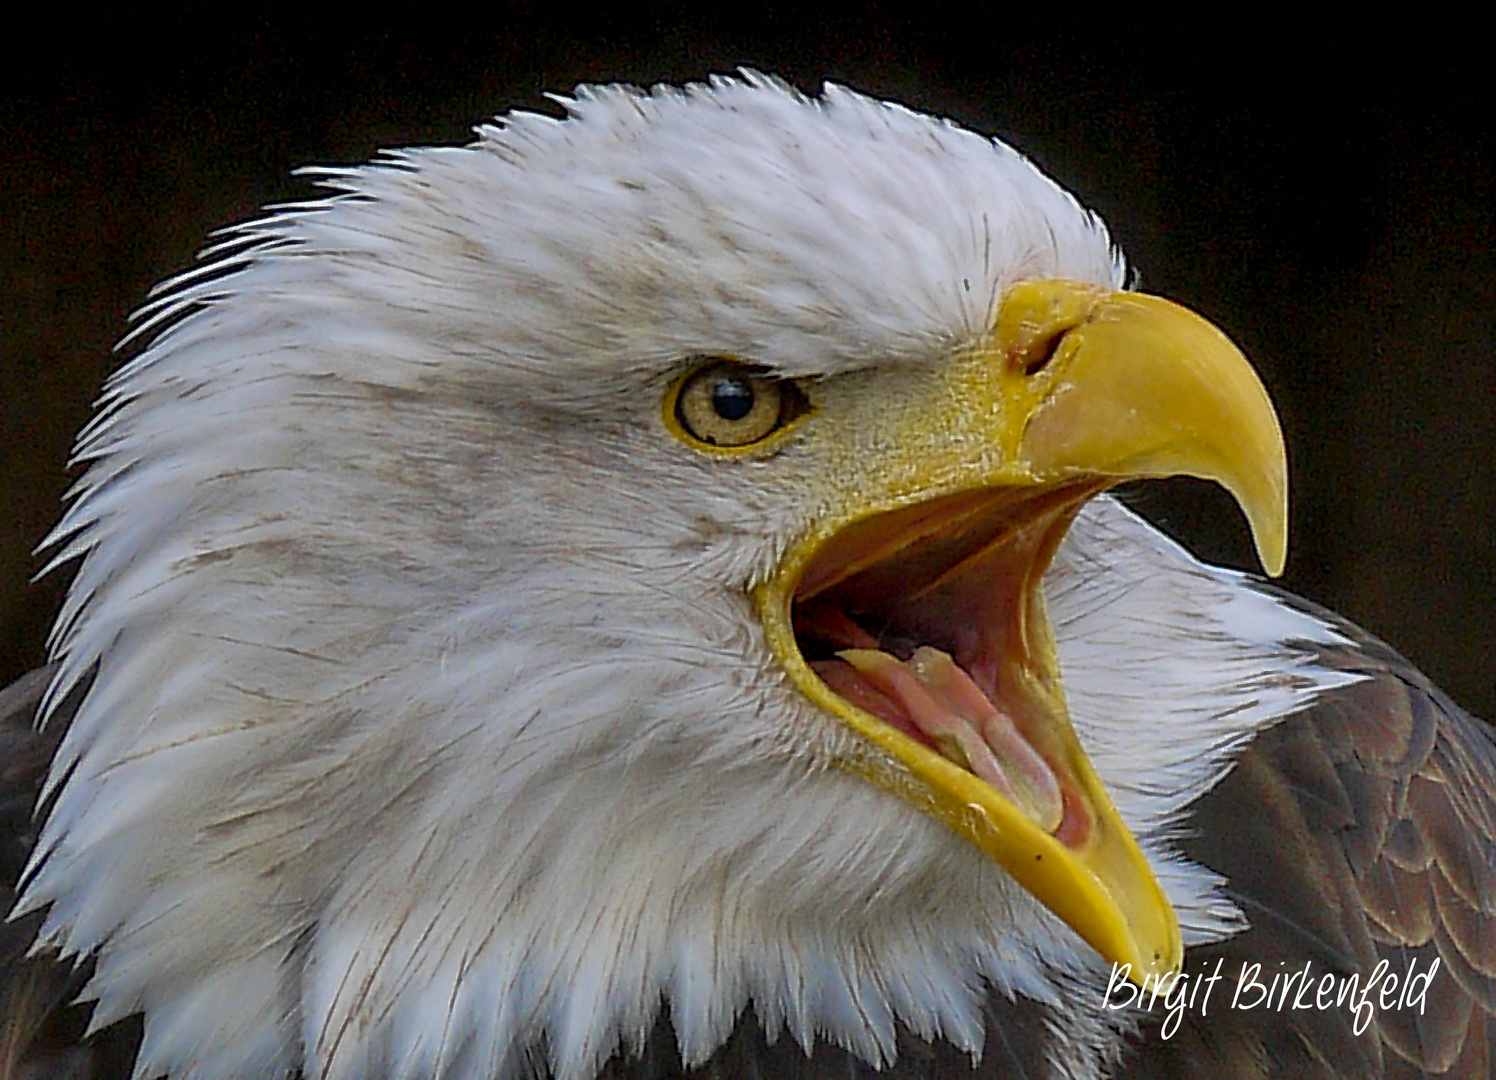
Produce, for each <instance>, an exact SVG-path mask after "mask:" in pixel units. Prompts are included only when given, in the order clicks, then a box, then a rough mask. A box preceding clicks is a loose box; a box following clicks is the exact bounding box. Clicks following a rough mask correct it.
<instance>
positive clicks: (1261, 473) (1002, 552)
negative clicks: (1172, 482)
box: [754, 281, 1288, 983]
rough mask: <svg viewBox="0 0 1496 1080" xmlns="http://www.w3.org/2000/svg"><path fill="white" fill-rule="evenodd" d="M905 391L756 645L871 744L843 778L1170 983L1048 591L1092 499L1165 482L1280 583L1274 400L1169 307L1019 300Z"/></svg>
mask: <svg viewBox="0 0 1496 1080" xmlns="http://www.w3.org/2000/svg"><path fill="white" fill-rule="evenodd" d="M869 392H871V393H876V389H871V390H865V391H864V393H869ZM912 396H913V397H914V398H915V399H917V400H915V401H914V402H913V403H912V404H911V402H910V400H909V399H910V397H911V394H910V392H909V389H908V387H907V386H906V387H904V388H903V389H901V391H900V400H898V401H897V402H895V401H893V400H889V401H887V402H877V403H875V404H876V406H877V407H874V408H866V409H864V410H863V412H862V413H861V414H860V415H862V416H863V417H875V418H886V419H874V420H872V421H869V422H868V423H863V424H861V425H858V431H857V434H856V435H855V436H848V438H850V439H852V440H853V445H851V446H850V447H848V446H842V447H840V448H838V449H836V452H834V453H832V454H831V455H830V456H829V457H828V461H831V462H835V463H838V466H837V467H838V469H839V471H838V473H837V475H836V477H835V482H834V483H831V484H830V485H829V486H830V490H831V491H832V492H833V494H832V496H831V497H830V498H829V500H828V503H829V508H828V509H827V510H826V511H824V512H823V513H822V514H821V516H820V517H818V519H817V520H816V521H815V522H813V523H812V525H811V526H810V528H809V529H808V530H807V532H806V533H805V535H804V536H802V537H801V538H800V539H799V540H798V541H797V542H796V543H795V544H794V545H793V546H792V547H791V549H790V550H789V551H788V552H787V554H786V555H785V557H784V559H783V560H782V561H781V563H780V564H779V566H778V567H777V568H776V569H775V571H774V573H773V574H772V576H771V577H770V578H769V579H768V580H767V581H766V582H764V583H762V584H760V585H759V586H757V587H756V588H755V590H754V600H755V603H756V605H757V607H758V610H759V615H760V617H761V619H762V620H763V625H764V628H765V633H766V637H767V641H768V644H769V646H770V648H771V649H772V650H773V652H774V653H775V654H776V655H777V656H778V658H779V659H780V661H781V662H782V663H783V665H784V669H785V671H786V673H787V675H788V677H789V679H790V680H791V681H792V682H793V683H794V684H795V685H796V687H797V688H798V689H799V690H800V691H801V692H802V693H803V694H804V695H805V696H806V697H808V698H809V699H810V700H811V701H813V702H814V703H815V704H817V705H818V706H820V707H821V708H822V709H823V710H824V711H825V712H827V713H829V714H831V715H832V716H834V717H836V718H837V719H838V720H840V721H841V722H843V723H845V724H847V725H848V726H849V727H850V728H851V729H852V730H853V731H854V732H856V733H857V734H858V735H860V736H861V737H862V743H861V745H863V746H864V747H865V748H866V750H867V752H866V753H859V754H856V755H851V756H849V758H848V760H846V761H843V762H842V763H841V764H843V765H844V766H845V767H846V768H848V769H850V770H851V771H853V772H855V773H857V774H860V775H862V776H864V777H866V778H867V779H870V780H872V781H873V782H874V783H877V784H878V785H880V786H881V787H884V788H885V789H887V790H889V791H891V792H892V793H894V794H896V795H898V796H899V797H900V798H902V799H904V800H905V801H906V802H908V803H910V804H912V805H913V806H915V807H916V808H918V809H920V810H922V811H924V812H926V813H928V814H930V815H931V816H932V817H934V818H936V819H937V820H939V821H941V822H942V823H944V824H945V825H946V826H948V827H949V828H950V829H952V830H953V831H954V832H956V833H957V834H958V835H960V836H963V837H965V838H966V839H968V840H969V841H971V842H972V843H973V844H975V845H976V846H977V848H978V849H980V850H981V851H982V852H984V853H985V854H986V855H988V856H989V857H991V858H992V859H994V860H996V861H997V862H998V863H999V864H1000V865H1002V866H1003V867H1004V868H1005V869H1006V870H1007V871H1008V873H1009V874H1011V875H1012V877H1013V878H1014V879H1015V880H1016V881H1017V882H1018V883H1019V884H1020V885H1022V886H1023V887H1024V888H1025V889H1027V890H1028V891H1029V892H1030V893H1031V894H1032V895H1033V896H1034V897H1036V898H1037V899H1038V900H1039V901H1040V902H1041V903H1043V904H1044V905H1045V906H1046V907H1047V908H1049V910H1050V911H1052V912H1053V913H1054V914H1055V915H1057V916H1058V917H1059V918H1060V919H1062V920H1063V921H1064V922H1065V923H1066V924H1068V925H1069V926H1070V927H1071V928H1072V929H1074V930H1075V931H1076V933H1078V934H1079V935H1080V936H1081V937H1082V938H1083V939H1084V940H1085V941H1087V942H1089V943H1090V944H1091V945H1092V946H1093V947H1094V948H1095V949H1096V950H1097V952H1099V953H1100V954H1101V955H1102V957H1103V958H1105V959H1106V960H1108V961H1110V962H1112V963H1115V964H1118V965H1127V968H1126V972H1127V974H1128V976H1129V977H1130V978H1131V979H1133V980H1134V981H1136V982H1139V983H1141V982H1142V981H1143V979H1144V978H1145V977H1146V976H1148V975H1154V976H1158V975H1162V974H1164V973H1167V972H1170V971H1178V970H1179V967H1180V963H1181V961H1182V958H1183V944H1182V940H1181V937H1180V932H1179V924H1178V919H1177V918H1176V916H1175V913H1174V910H1173V907H1172V905H1171V904H1170V903H1169V900H1168V898H1167V897H1166V896H1165V894H1164V892H1163V890H1162V888H1161V887H1160V886H1159V884H1158V880H1157V878H1156V877H1155V875H1154V873H1153V871H1152V869H1151V867H1150V866H1149V865H1148V862H1147V860H1146V859H1145V857H1144V856H1143V854H1142V852H1141V850H1140V849H1139V848H1138V845H1137V842H1136V841H1135V840H1134V838H1133V836H1132V833H1131V832H1130V831H1129V829H1128V828H1127V826H1126V824H1125V823H1124V822H1123V821H1122V819H1121V817H1120V815H1119V814H1118V813H1117V810H1116V808H1115V807H1114V806H1113V804H1112V801H1111V798H1110V796H1109V795H1108V794H1107V791H1106V788H1105V786H1104V785H1103V783H1102V781H1101V780H1100V778H1099V777H1098V776H1097V775H1096V772H1095V770H1094V769H1093V768H1092V766H1091V763H1090V760H1089V758H1088V757H1087V756H1086V754H1085V751H1084V749H1083V748H1082V747H1081V744H1080V741H1079V739H1078V738H1077V737H1076V734H1075V731H1074V728H1073V727H1072V725H1071V722H1070V716H1069V710H1068V707H1067V705H1066V700H1065V694H1064V687H1063V683H1062V679H1061V672H1060V667H1059V660H1058V655H1057V651H1056V647H1055V642H1054V638H1053V636H1052V634H1051V631H1050V625H1049V619H1048V615H1047V612H1046V609H1045V604H1044V597H1043V593H1042V590H1041V579H1042V576H1043V573H1044V570H1045V569H1046V567H1047V566H1048V564H1049V561H1050V559H1051V558H1052V556H1053V554H1054V552H1055V550H1056V549H1057V548H1058V546H1059V544H1060V542H1061V541H1062V540H1063V538H1064V534H1065V532H1066V530H1067V529H1068V528H1069V525H1070V523H1071V522H1072V521H1073V520H1074V517H1075V515H1076V513H1077V512H1078V511H1079V510H1080V508H1081V506H1082V505H1083V504H1084V503H1085V501H1086V500H1088V499H1090V498H1091V497H1093V496H1094V495H1096V494H1098V493H1099V492H1101V491H1104V490H1106V489H1107V488H1109V487H1111V486H1113V485H1115V484H1117V483H1120V482H1123V481H1126V480H1133V479H1138V478H1142V477H1160V476H1170V475H1179V474H1184V475H1190V476H1197V477H1202V478H1205V479H1209V480H1214V481H1216V482H1218V483H1220V484H1222V485H1223V486H1224V487H1225V488H1226V489H1227V490H1228V491H1230V492H1231V493H1232V495H1233V496H1234V497H1235V498H1236V500H1237V502H1238V503H1239V504H1240V506H1241V507H1242V509H1243V511H1244V512H1245V514H1246V516H1247V519H1248V522H1249V523H1250V525H1251V528H1252V533H1253V537H1254V539H1255V541H1256V545H1257V550H1258V553H1259V556H1260V557H1261V559H1262V561H1263V564H1264V565H1265V567H1266V568H1267V570H1268V571H1269V572H1270V573H1272V574H1275V575H1276V574H1277V573H1280V572H1281V570H1282V568H1283V563H1284V558H1285V553H1286V547H1287V513H1288V511H1287V464H1286V460H1285V456H1284V450H1283V440H1282V434H1281V432H1280V430H1279V427H1278V422H1277V417H1276V415H1275V414H1274V412H1273V408H1272V405H1271V403H1270V401H1269V400H1268V396H1267V392H1266V391H1265V390H1264V388H1263V386H1262V384H1261V382H1260V381H1259V380H1258V378H1257V375H1256V373H1255V372H1254V371H1253V370H1252V368H1251V366H1250V365H1249V364H1248V362H1247V360H1246V358H1245V357H1243V355H1242V354H1241V352H1240V351H1239V350H1238V349H1237V348H1236V347H1235V346H1234V345H1233V344H1232V343H1231V342H1230V341H1229V340H1228V339H1227V338H1226V337H1225V336H1224V335H1223V334H1222V333H1221V332H1220V331H1219V330H1217V329H1216V328H1215V327H1214V326H1212V325H1211V324H1210V323H1208V322H1206V321H1205V320H1204V319H1202V318H1200V317H1199V316H1198V315H1195V314H1193V313H1192V312H1190V311H1188V310H1186V309H1184V308H1181V307H1179V306H1178V305H1176V304H1173V303H1170V302H1169V301H1167V300H1163V299H1160V298H1158V297H1152V296H1144V295H1140V294H1134V293H1123V292H1116V291H1112V290H1107V289H1101V288H1097V287H1095V286H1090V285H1084V284H1078V283H1075V282H1068V281H1034V282H1025V283H1022V284H1019V285H1016V286H1014V287H1013V288H1012V289H1010V290H1009V292H1008V293H1007V294H1006V295H1005V296H1004V297H1003V300H1002V303H1001V305H1000V308H999V311H998V314H997V318H996V320H995V322H994V326H993V330H992V333H991V334H990V336H989V337H988V339H987V340H984V341H982V342H981V343H979V344H978V345H977V346H975V347H973V348H970V349H968V350H965V351H963V352H962V353H961V354H960V355H958V356H956V357H954V358H953V360H952V361H951V363H950V364H948V365H946V366H945V367H943V368H942V370H941V372H940V373H939V374H938V375H936V376H932V377H931V378H930V379H929V380H928V381H927V382H925V383H920V384H919V388H918V390H917V392H916V393H914V394H913V395H912ZM831 411H832V410H829V409H828V410H827V412H828V413H829V412H831ZM869 423H871V424H872V425H873V426H877V427H878V430H874V431H868V430H867V428H868V426H869ZM879 425H881V426H879ZM847 426H848V427H850V426H852V425H847ZM848 462H850V464H849V465H848V464H843V463H848Z"/></svg>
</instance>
